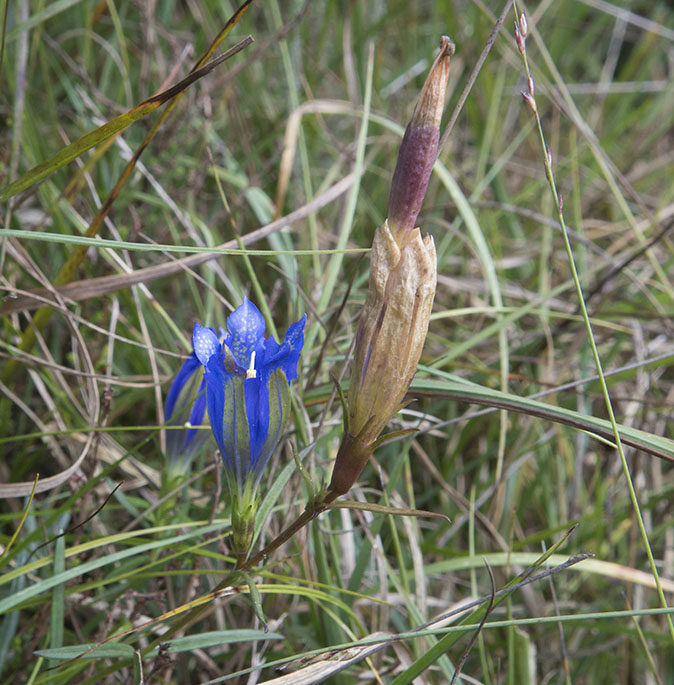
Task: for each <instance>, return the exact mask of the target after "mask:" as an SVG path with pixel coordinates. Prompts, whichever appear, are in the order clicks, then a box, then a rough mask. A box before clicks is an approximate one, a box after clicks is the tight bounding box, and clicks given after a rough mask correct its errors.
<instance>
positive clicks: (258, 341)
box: [225, 297, 265, 369]
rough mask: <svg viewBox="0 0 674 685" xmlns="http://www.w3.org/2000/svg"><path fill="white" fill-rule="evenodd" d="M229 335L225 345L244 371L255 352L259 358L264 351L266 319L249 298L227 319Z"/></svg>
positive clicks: (244, 299) (245, 298)
mask: <svg viewBox="0 0 674 685" xmlns="http://www.w3.org/2000/svg"><path fill="white" fill-rule="evenodd" d="M227 330H228V331H229V335H228V336H227V337H226V338H225V345H226V346H227V347H228V348H229V349H230V350H231V351H232V354H233V355H234V359H236V362H237V364H239V366H241V367H242V368H244V369H247V368H248V367H249V366H250V358H251V356H252V353H253V352H255V353H256V356H257V357H258V358H259V357H260V356H261V355H262V354H263V351H264V344H265V340H264V331H265V324H264V317H263V316H262V314H260V310H259V309H258V308H257V307H256V306H255V305H254V304H253V303H252V302H251V301H250V300H249V299H248V298H247V297H244V298H243V304H242V305H241V306H240V307H237V308H236V309H235V310H234V311H233V312H232V313H231V314H230V315H229V316H228V317H227Z"/></svg>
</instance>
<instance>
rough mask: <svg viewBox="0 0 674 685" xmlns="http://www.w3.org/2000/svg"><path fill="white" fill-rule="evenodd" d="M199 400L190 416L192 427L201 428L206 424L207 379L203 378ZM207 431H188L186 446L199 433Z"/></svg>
mask: <svg viewBox="0 0 674 685" xmlns="http://www.w3.org/2000/svg"><path fill="white" fill-rule="evenodd" d="M198 393H199V394H198V395H197V398H196V399H195V400H194V406H193V407H192V413H191V414H190V425H192V426H201V424H202V423H203V422H204V415H205V414H206V379H205V378H202V380H201V385H200V386H199V390H198ZM205 432H206V431H203V430H199V429H198V428H189V429H188V430H187V435H186V436H185V446H186V447H187V446H188V445H189V444H190V442H192V439H193V438H194V437H195V436H196V435H197V433H199V434H202V433H205Z"/></svg>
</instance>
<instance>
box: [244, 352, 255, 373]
mask: <svg viewBox="0 0 674 685" xmlns="http://www.w3.org/2000/svg"><path fill="white" fill-rule="evenodd" d="M249 378H257V371H256V370H255V350H253V352H252V354H251V355H250V366H249V367H248V371H246V380H248V379H249Z"/></svg>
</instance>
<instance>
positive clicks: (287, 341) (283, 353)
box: [262, 314, 307, 381]
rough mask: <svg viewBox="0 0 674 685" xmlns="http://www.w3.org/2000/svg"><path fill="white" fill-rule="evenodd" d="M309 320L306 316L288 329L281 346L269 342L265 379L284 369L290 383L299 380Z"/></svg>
mask: <svg viewBox="0 0 674 685" xmlns="http://www.w3.org/2000/svg"><path fill="white" fill-rule="evenodd" d="M306 320H307V315H306V314H305V315H304V316H303V317H302V318H301V319H300V320H299V321H296V322H295V323H294V324H293V325H292V326H290V328H289V329H288V331H287V333H286V334H285V337H284V338H283V342H282V343H281V344H280V345H279V344H278V343H277V342H276V340H274V339H273V338H270V339H269V340H268V341H267V345H266V349H265V353H264V360H263V362H262V368H263V372H264V376H265V377H267V378H268V377H269V376H270V375H271V373H273V372H274V371H275V370H276V369H278V368H280V369H283V372H284V373H285V375H286V377H287V378H288V381H291V380H293V379H295V378H297V362H298V361H299V359H300V355H301V354H302V347H303V346H304V325H305V323H306Z"/></svg>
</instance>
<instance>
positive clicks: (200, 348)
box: [192, 323, 222, 366]
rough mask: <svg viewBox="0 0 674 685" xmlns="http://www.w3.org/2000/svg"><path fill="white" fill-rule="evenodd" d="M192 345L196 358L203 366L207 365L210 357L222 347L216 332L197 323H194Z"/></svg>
mask: <svg viewBox="0 0 674 685" xmlns="http://www.w3.org/2000/svg"><path fill="white" fill-rule="evenodd" d="M192 347H193V348H194V354H195V355H196V358H197V359H198V360H199V361H200V362H201V363H202V364H203V365H204V366H207V365H208V362H209V361H210V359H211V357H212V356H213V355H214V354H216V353H217V352H219V351H220V350H221V349H222V348H221V347H220V341H219V340H218V334H217V333H216V332H215V331H214V330H213V329H212V328H206V326H200V325H199V324H198V323H195V324H194V332H193V333H192Z"/></svg>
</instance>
